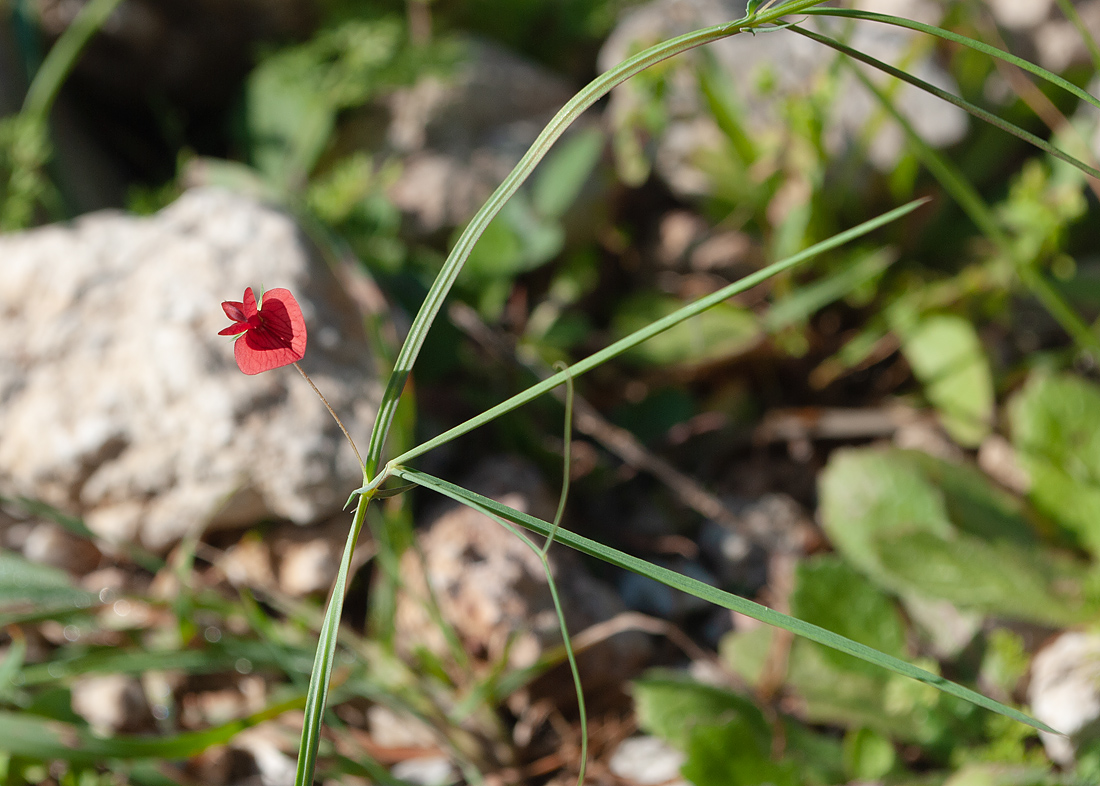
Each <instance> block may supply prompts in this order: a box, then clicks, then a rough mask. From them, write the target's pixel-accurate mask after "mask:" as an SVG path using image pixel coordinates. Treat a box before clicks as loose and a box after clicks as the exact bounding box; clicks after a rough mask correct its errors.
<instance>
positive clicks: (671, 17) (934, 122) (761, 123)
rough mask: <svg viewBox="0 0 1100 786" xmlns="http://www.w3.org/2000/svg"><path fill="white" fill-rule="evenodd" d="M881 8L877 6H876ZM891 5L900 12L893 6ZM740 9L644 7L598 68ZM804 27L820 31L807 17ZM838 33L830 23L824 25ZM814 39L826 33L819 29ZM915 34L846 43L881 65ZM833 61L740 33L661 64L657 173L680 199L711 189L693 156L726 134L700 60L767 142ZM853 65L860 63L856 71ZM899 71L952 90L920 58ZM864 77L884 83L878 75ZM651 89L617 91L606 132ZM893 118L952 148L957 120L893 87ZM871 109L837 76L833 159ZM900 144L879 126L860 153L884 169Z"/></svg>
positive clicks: (922, 8)
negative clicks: (713, 66)
mask: <svg viewBox="0 0 1100 786" xmlns="http://www.w3.org/2000/svg"><path fill="white" fill-rule="evenodd" d="M880 6H881V8H880ZM899 6H903V7H901V8H899ZM744 7H745V3H744V2H735V1H734V0H651V2H649V3H646V4H644V5H642V6H640V7H636V8H633V9H631V10H630V11H629V12H628V13H627V14H626V15H625V16H624V17H623V18H622V20H621V21H620V22H619V24H618V26H617V27H616V28H615V30H614V31H613V32H612V34H611V35H610V36H609V37H608V39H607V42H606V43H605V44H604V46H603V49H601V50H600V55H599V67H600V70H607V69H609V68H611V67H613V66H615V65H616V64H618V63H620V62H622V61H623V60H625V59H626V58H627V57H628V56H630V55H631V54H633V53H635V52H637V51H638V50H639V49H641V48H642V47H646V46H650V45H653V44H656V43H658V42H659V41H663V40H667V39H669V38H672V37H673V36H676V35H680V34H682V33H686V32H688V31H691V30H696V29H699V28H702V27H706V26H708V25H715V24H720V23H722V22H728V21H731V20H734V19H737V18H739V17H740V16H742V14H743V11H744ZM861 8H866V9H868V10H882V11H885V12H886V13H892V14H900V15H902V16H906V15H909V16H911V17H913V18H918V19H921V21H925V22H931V23H935V22H936V21H938V20H939V18H940V16H941V15H942V11H941V10H940V8H938V6H937V4H935V3H931V2H928V0H909V1H908V2H905V3H901V2H899V0H889V2H887V1H886V0H883V2H879V3H861ZM803 24H804V25H805V26H807V27H817V28H819V29H822V28H824V27H826V24H825V22H820V23H819V22H818V20H815V19H811V20H808V21H806V22H804V23H803ZM829 27H830V28H831V29H832V30H833V32H834V34H838V33H839V32H840V31H839V26H838V25H836V24H833V25H831V26H829ZM823 32H825V30H824V29H823ZM917 35H918V34H916V33H913V32H910V31H906V30H901V29H898V28H892V27H887V26H885V25H875V24H870V23H868V24H857V25H856V26H855V27H854V29H853V32H852V34H851V35H850V36H849V37H848V38H847V43H848V44H849V45H850V46H852V47H853V48H855V49H858V50H860V51H862V52H865V53H867V54H869V55H871V56H872V57H876V58H878V59H880V60H885V61H887V62H890V61H891V60H896V59H897V58H898V56H899V54H902V53H910V52H912V44H913V42H914V40H915V38H916V36H917ZM837 56H838V55H837V54H836V53H835V52H834V51H833V50H832V49H829V48H827V47H825V46H823V45H820V44H817V43H816V42H813V41H810V40H809V39H806V38H803V37H802V36H799V35H796V34H788V33H776V34H768V35H756V36H752V35H748V34H741V35H736V36H734V37H732V38H729V39H726V40H723V41H719V42H716V43H712V44H709V45H708V46H707V47H706V50H705V53H700V52H694V53H687V54H685V55H680V56H679V57H678V58H676V59H675V60H673V61H670V65H669V68H668V70H667V72H666V74H665V84H666V93H665V97H664V99H663V100H664V104H665V106H666V107H667V110H668V116H669V121H668V126H667V127H666V129H665V131H664V133H663V135H662V137H661V139H659V140H657V142H656V149H655V151H654V161H655V166H656V169H657V171H658V173H659V174H660V175H661V177H662V178H663V179H664V180H665V181H666V182H667V183H668V184H669V185H670V187H671V188H672V189H673V191H674V192H676V193H677V194H678V195H680V196H696V195H700V194H707V193H709V192H710V174H709V173H708V172H707V171H705V170H704V169H701V168H700V165H699V162H700V160H701V158H702V155H701V154H702V153H704V152H705V151H708V150H715V149H719V148H720V147H721V146H722V145H724V144H725V137H724V135H723V133H722V131H721V130H720V129H719V128H718V126H717V125H716V123H715V122H714V120H713V119H712V117H711V115H710V112H709V110H708V109H707V101H706V99H705V97H704V96H703V95H702V94H701V92H700V90H699V88H698V80H697V76H696V73H695V71H694V68H695V65H693V64H696V63H699V62H701V60H700V58H703V57H713V58H715V60H716V61H717V63H718V65H719V67H720V68H721V69H722V70H723V71H724V72H725V76H727V77H728V78H727V79H725V80H724V85H728V86H729V88H730V89H731V91H733V92H734V93H735V94H736V97H737V100H738V102H739V103H740V105H741V107H742V109H743V110H744V111H743V112H742V114H741V116H740V118H739V120H740V121H741V122H742V123H743V124H744V126H745V128H746V130H747V131H748V133H749V134H750V135H751V136H753V137H756V138H760V139H767V138H769V137H774V135H775V132H776V131H777V130H779V129H782V128H784V127H785V125H786V120H785V118H784V117H783V116H782V114H781V111H780V107H781V103H782V101H783V99H784V98H785V97H788V96H797V95H800V94H806V93H808V92H809V91H811V90H813V89H814V87H815V86H816V85H817V84H819V83H820V81H821V79H822V78H824V77H825V75H826V72H827V71H828V70H829V69H830V68H831V67H832V64H833V63H834V61H835V59H836V57H837ZM861 67H862V66H861ZM906 70H907V71H909V72H910V73H912V74H914V75H915V76H918V77H920V78H921V79H924V80H925V81H927V82H931V83H932V84H934V85H936V86H938V87H942V88H945V89H947V90H954V88H955V85H954V83H953V80H952V79H951V78H950V77H949V76H948V75H947V73H946V72H945V71H944V70H943V69H941V68H940V67H939V66H938V65H937V64H936V62H935V60H934V59H933V58H932V57H931V56H929V55H920V56H917V57H913V58H910V59H908V60H907V61H906ZM871 76H872V78H873V79H883V78H884V77H882V76H881V75H879V74H878V72H877V71H875V72H873V73H871ZM649 90H651V88H646V87H642V86H639V85H638V84H637V83H636V82H627V83H626V84H624V85H622V86H620V87H619V88H618V89H616V90H615V91H614V92H613V93H612V95H611V99H610V103H609V105H608V113H609V117H610V120H611V124H612V126H615V127H619V126H622V125H623V124H630V123H631V122H632V118H635V117H639V116H641V115H642V114H644V106H645V104H646V102H647V101H649V100H651V99H650V98H649V97H648V92H647V91H649ZM893 95H894V97H895V100H896V102H897V106H898V108H899V110H900V111H901V113H902V114H903V115H904V116H905V117H906V118H907V119H908V120H909V121H910V122H911V123H912V124H913V126H914V127H915V128H916V130H917V133H919V134H920V135H921V137H922V138H923V139H924V141H925V142H927V143H929V144H930V145H932V146H934V147H943V146H946V145H950V144H952V143H954V142H957V141H958V140H959V139H961V138H962V136H963V135H964V134H965V133H966V128H967V117H966V113H965V112H964V111H963V110H961V109H958V108H957V107H954V106H951V105H950V104H947V103H945V102H943V101H940V100H939V99H937V98H934V97H932V96H930V95H928V94H927V93H925V92H923V91H921V90H918V89H916V88H914V87H911V86H909V85H901V86H900V87H899V88H898V89H897V91H896V92H895V93H894V94H893ZM878 111H879V104H878V102H877V99H875V98H874V97H873V96H872V95H871V94H870V93H869V92H868V91H867V90H866V89H864V88H863V86H862V85H861V84H859V82H858V80H857V79H856V77H855V76H853V75H851V74H844V75H843V77H842V79H841V82H840V84H839V85H838V87H837V90H836V100H835V102H834V103H833V109H832V113H831V117H830V118H829V119H828V128H827V130H826V140H827V142H828V144H829V147H830V149H831V150H832V151H833V152H836V151H839V150H842V149H843V148H845V147H847V146H849V145H851V144H855V143H856V142H857V141H858V140H859V138H860V136H861V135H862V134H863V131H864V128H865V126H866V124H867V122H868V120H870V119H871V118H872V117H873V116H875V115H876V114H877V112H878ZM903 144H904V134H903V131H902V129H901V128H900V127H899V126H897V125H896V124H894V123H892V122H889V121H888V122H886V123H884V124H883V126H882V128H881V129H880V130H879V131H878V132H877V134H876V135H875V137H874V139H873V141H872V142H871V146H870V150H869V151H868V152H869V155H870V158H871V161H872V162H873V163H874V165H875V166H877V167H878V168H880V169H882V170H889V169H890V168H891V167H892V165H893V164H894V162H895V161H896V160H897V158H898V156H899V155H900V152H901V149H902V146H903Z"/></svg>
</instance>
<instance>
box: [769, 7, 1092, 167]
mask: <svg viewBox="0 0 1100 786" xmlns="http://www.w3.org/2000/svg"><path fill="white" fill-rule="evenodd" d="M790 29H791V30H792V31H793V32H795V33H798V34H799V35H801V36H805V37H806V38H809V39H810V40H812V41H817V42H818V43H819V44H824V45H825V46H827V47H830V48H832V49H835V50H836V51H838V52H840V53H841V54H844V55H847V56H848V57H850V58H852V59H853V60H858V61H860V62H861V63H866V64H867V65H869V66H871V67H872V68H877V69H878V70H879V71H882V72H883V73H885V74H889V75H890V76H892V77H894V78H895V79H900V80H901V81H903V82H907V83H908V84H910V85H912V86H913V87H916V88H918V89H920V90H923V91H925V92H926V93H929V94H931V95H934V96H936V98H939V99H941V100H943V101H946V102H947V103H949V104H953V105H955V106H957V107H959V109H962V110H965V111H966V112H968V113H970V114H971V115H973V116H974V117H976V118H978V119H979V120H982V121H984V122H986V123H989V124H990V125H992V126H996V127H997V128H999V129H1001V130H1002V131H1004V132H1006V133H1009V134H1012V136H1014V137H1016V138H1018V139H1022V140H1023V141H1025V142H1027V143H1028V144H1030V145H1033V146H1034V147H1037V148H1039V149H1040V150H1042V151H1043V152H1044V153H1047V154H1048V155H1051V156H1054V157H1055V158H1057V159H1059V160H1061V161H1065V162H1066V163H1067V164H1070V165H1071V166H1074V167H1077V168H1078V169H1080V170H1081V171H1082V172H1084V173H1085V174H1087V175H1090V176H1091V177H1095V178H1100V170H1098V169H1094V168H1093V167H1091V166H1089V165H1088V164H1086V163H1085V162H1083V161H1080V160H1078V159H1076V158H1074V157H1073V156H1071V155H1070V154H1069V153H1064V152H1062V151H1061V150H1059V149H1058V148H1056V147H1055V146H1054V145H1052V144H1050V143H1049V142H1047V141H1046V140H1045V139H1041V138H1040V137H1037V136H1035V134H1032V133H1030V132H1028V131H1025V130H1024V129H1022V128H1020V127H1019V126H1018V125H1016V124H1015V123H1010V122H1009V121H1007V120H1005V119H1004V118H1002V117H999V116H997V115H995V114H993V113H992V112H989V111H987V110H985V109H982V108H981V107H979V106H977V105H975V104H972V103H970V102H969V101H967V100H965V99H962V98H959V97H958V96H957V95H954V94H952V93H949V92H947V91H946V90H943V89H941V88H938V87H936V86H935V85H933V84H930V83H928V82H925V81H924V80H923V79H919V78H917V77H915V76H913V75H912V74H908V73H906V72H905V71H902V70H901V69H900V68H895V67H894V66H892V65H890V64H889V63H884V62H882V61H881V60H878V59H876V58H874V57H871V56H870V55H868V54H864V53H863V52H860V51H859V50H858V49H853V48H852V47H850V46H847V45H845V44H842V43H841V42H840V41H837V40H836V39H833V38H829V37H828V36H824V35H821V34H820V33H815V32H813V31H812V30H807V29H806V28H804V27H799V26H798V25H791V26H790Z"/></svg>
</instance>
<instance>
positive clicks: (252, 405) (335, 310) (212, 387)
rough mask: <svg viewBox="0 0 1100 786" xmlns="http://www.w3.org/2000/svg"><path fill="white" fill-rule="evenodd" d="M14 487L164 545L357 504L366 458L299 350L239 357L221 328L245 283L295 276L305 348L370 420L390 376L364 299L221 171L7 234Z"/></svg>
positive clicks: (103, 531)
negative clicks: (244, 369)
mask: <svg viewBox="0 0 1100 786" xmlns="http://www.w3.org/2000/svg"><path fill="white" fill-rule="evenodd" d="M0 257H2V258H3V259H4V264H3V265H0V433H2V434H3V435H4V439H3V440H2V441H0V494H4V495H5V496H11V497H20V496H22V497H28V498H31V499H38V500H42V501H43V502H46V503H48V504H51V505H53V506H54V507H57V508H59V509H62V510H65V511H66V512H69V513H73V514H76V515H80V516H82V517H83V518H84V520H85V521H86V522H87V524H88V526H89V527H90V528H91V529H92V530H93V531H95V532H96V533H97V534H98V535H100V536H101V537H103V538H104V539H105V540H108V541H114V542H118V541H125V540H131V541H140V542H141V543H143V544H144V545H145V546H147V547H149V548H152V549H156V550H158V551H163V550H166V549H167V548H168V547H169V546H170V545H171V544H172V543H174V542H176V541H177V540H178V539H179V538H181V537H182V536H183V535H184V534H186V533H189V532H194V531H195V530H196V529H200V528H217V527H229V526H234V527H235V526H241V525H249V524H253V523H255V522H257V521H260V520H262V519H265V518H284V519H290V520H292V521H294V522H295V523H299V524H306V523H312V522H315V521H318V520H320V519H322V518H324V517H325V516H327V515H331V514H333V513H335V512H337V511H339V510H340V508H341V506H342V505H343V503H344V500H345V499H346V498H347V491H348V489H351V488H355V487H356V486H357V485H358V484H359V481H360V480H361V477H362V473H361V471H360V468H359V464H358V461H357V460H356V459H355V456H354V455H353V454H352V451H351V450H350V449H349V447H348V446H347V444H346V443H345V442H344V437H343V435H342V434H341V433H340V430H339V429H338V428H337V426H336V424H335V423H334V422H333V421H332V418H331V417H330V416H329V414H328V412H327V411H326V410H325V408H324V406H323V405H322V404H321V402H319V401H318V400H317V398H316V396H315V394H314V393H313V391H312V390H310V388H309V386H308V385H306V384H305V383H304V382H303V381H302V380H301V379H299V378H298V375H297V374H296V373H295V372H294V370H293V369H285V368H284V369H277V370H275V371H272V372H268V373H266V374H262V375H259V376H254V377H249V376H245V375H244V374H242V373H240V371H239V369H238V368H237V366H236V363H235V362H234V361H233V349H232V341H231V340H230V339H228V338H226V337H223V336H218V335H217V333H218V331H219V330H220V329H221V328H223V327H225V325H226V324H227V320H226V318H225V315H224V314H222V311H221V307H220V303H221V302H222V301H223V300H233V299H239V298H240V297H241V293H243V292H244V289H245V287H247V286H252V287H257V288H258V287H260V286H261V285H265V284H266V285H267V286H272V287H273V286H285V287H288V288H290V289H292V290H293V291H294V292H295V295H296V296H297V298H298V300H299V302H300V303H301V305H302V309H303V312H304V314H305V317H306V323H307V325H308V327H309V347H308V350H307V352H306V357H305V359H304V360H303V361H302V365H303V367H305V368H306V370H307V371H309V372H310V373H311V375H312V376H313V379H314V381H315V382H316V383H317V385H318V387H319V388H320V389H321V390H322V391H324V393H325V395H326V396H327V398H328V400H329V401H330V402H331V404H332V405H333V407H334V408H335V409H336V411H338V412H339V413H340V414H341V417H342V418H343V420H344V422H345V423H346V424H347V426H348V428H349V429H350V430H351V431H352V432H353V433H360V434H366V433H369V431H370V426H371V423H373V420H374V414H375V408H376V404H375V402H377V400H378V397H379V395H380V384H379V383H378V381H377V380H376V379H375V378H374V376H373V364H372V360H371V353H370V349H369V346H368V344H367V341H366V338H365V336H364V334H363V330H362V322H361V319H360V318H359V314H358V312H357V310H356V308H355V306H354V305H353V304H352V303H351V301H350V300H349V299H348V298H347V296H346V295H345V294H344V293H343V291H342V290H341V288H340V286H339V284H338V283H337V282H336V280H335V278H334V277H333V276H332V274H331V273H330V271H329V270H328V268H327V267H326V265H325V263H324V262H323V261H322V260H320V259H319V258H318V257H317V256H316V254H315V252H314V251H313V250H312V247H311V246H309V245H308V244H307V243H306V242H305V240H304V239H303V238H302V236H301V235H300V233H299V232H298V229H297V227H296V226H295V225H294V222H293V221H291V220H290V218H288V217H287V216H286V215H284V214H282V213H279V212H277V211H275V210H272V209H271V208H268V207H265V206H263V205H260V204H257V203H256V202H254V201H252V200H249V199H246V198H244V197H241V196H236V195H233V194H230V193H227V192H224V191H219V190H215V189H199V190H195V191H190V192H188V193H186V194H185V195H184V196H182V197H181V198H180V199H179V200H178V201H177V202H175V203H174V204H173V205H171V206H169V207H168V208H166V209H165V210H163V211H161V212H160V213H158V214H157V215H155V216H153V217H150V218H135V217H131V216H124V215H120V214H117V213H96V214H92V215H88V216H85V217H83V218H81V219H79V220H78V221H76V222H74V223H73V224H71V225H65V226H48V227H43V228H41V229H36V230H32V231H29V232H23V233H18V234H12V235H5V236H3V237H0Z"/></svg>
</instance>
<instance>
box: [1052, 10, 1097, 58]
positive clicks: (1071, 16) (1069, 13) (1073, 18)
mask: <svg viewBox="0 0 1100 786" xmlns="http://www.w3.org/2000/svg"><path fill="white" fill-rule="evenodd" d="M1054 2H1056V3H1057V4H1058V8H1060V9H1061V11H1062V13H1063V14H1065V16H1066V19H1068V20H1069V21H1070V24H1072V25H1073V27H1074V28H1075V29H1076V30H1077V33H1078V35H1080V36H1081V40H1082V41H1084V42H1085V46H1086V47H1087V48H1088V50H1089V57H1091V58H1092V67H1093V68H1094V69H1096V72H1097V73H1098V74H1100V45H1098V44H1097V43H1096V39H1095V38H1094V37H1093V35H1092V33H1091V32H1090V31H1089V29H1088V27H1087V26H1086V25H1085V21H1084V20H1083V19H1082V18H1081V15H1080V14H1079V13H1077V9H1076V8H1074V7H1073V2H1072V0H1054Z"/></svg>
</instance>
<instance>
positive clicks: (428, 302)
mask: <svg viewBox="0 0 1100 786" xmlns="http://www.w3.org/2000/svg"><path fill="white" fill-rule="evenodd" d="M823 2H825V0H789V1H788V2H786V3H782V4H780V5H779V6H778V7H775V8H767V6H765V8H764V9H761V10H759V11H756V12H755V13H754V14H752V15H751V16H748V15H746V16H745V17H742V18H741V19H738V20H736V21H733V22H726V23H724V24H720V25H714V26H712V27H707V28H703V29H702V30H696V31H694V32H691V33H686V34H684V35H682V36H678V37H677V38H673V39H670V40H668V41H664V42H662V43H660V44H657V45H656V46H652V47H650V48H649V49H646V50H644V51H642V52H639V53H638V54H637V55H635V56H634V57H631V58H629V59H627V60H624V61H623V62H622V63H620V64H619V65H617V66H615V67H614V68H612V69H610V70H608V71H606V72H605V73H603V74H601V75H600V76H598V77H596V79H594V80H592V82H590V83H589V84H588V85H587V86H586V87H585V88H584V89H582V90H581V91H580V92H579V93H577V95H575V96H574V97H573V98H572V99H570V100H569V102H568V103H566V104H565V106H563V107H562V108H561V110H560V111H559V112H558V113H557V114H556V115H555V116H554V118H553V119H552V120H551V121H550V123H549V124H548V125H547V126H546V128H545V129H543V131H542V133H541V134H539V136H538V138H537V139H536V140H535V142H534V144H533V145H532V146H531V148H530V149H529V150H528V151H527V153H526V154H525V155H524V156H523V158H522V159H520V162H519V163H518V164H516V166H515V168H514V169H513V170H512V171H511V173H510V174H509V175H508V177H506V178H505V179H504V181H503V182H502V183H501V184H500V186H498V187H497V190H496V191H494V192H493V194H492V195H491V196H490V197H489V199H488V200H487V201H486V202H485V204H484V205H483V206H482V208H481V209H480V210H479V211H478V212H477V214H476V215H475V216H474V217H473V219H471V221H470V223H469V224H467V225H466V228H465V229H464V230H463V232H462V234H461V235H460V236H459V238H458V241H457V242H456V243H455V245H454V248H452V249H451V253H450V255H449V256H448V257H447V261H446V262H445V263H444V264H443V268H442V270H440V272H439V275H438V276H437V277H436V279H435V281H434V282H433V283H432V286H431V288H430V289H429V290H428V294H427V295H426V296H425V298H424V302H423V303H422V304H421V306H420V311H419V312H418V313H417V315H416V317H415V319H413V323H412V325H411V326H410V328H409V334H408V336H407V337H406V339H405V343H404V344H403V345H402V346H401V351H400V352H399V353H398V355H397V359H396V360H395V361H394V368H393V373H392V374H391V375H390V378H389V381H388V382H387V384H386V389H385V391H384V392H383V394H382V401H381V403H380V404H379V407H378V416H377V418H376V419H375V422H374V429H373V431H372V432H371V438H370V443H369V445H368V447H367V458H366V476H367V477H368V478H370V479H372V480H374V479H375V478H374V473H375V472H376V471H377V469H378V467H379V465H380V464H381V463H382V455H383V451H384V449H385V442H386V436H387V435H388V434H389V429H390V424H391V423H392V421H393V417H394V414H395V412H396V410H397V402H398V400H399V399H400V397H401V393H402V391H403V390H404V388H405V383H406V382H407V381H408V378H409V375H410V374H411V373H412V369H413V364H414V363H415V362H416V358H417V356H418V355H419V354H420V349H421V348H422V347H423V345H424V340H425V338H426V337H427V335H428V330H429V329H431V326H432V323H433V322H434V321H435V317H436V315H437V314H438V313H439V309H440V308H442V306H443V302H444V301H445V300H446V298H447V294H448V293H449V292H450V290H451V287H452V286H453V285H454V282H455V280H456V279H457V278H458V274H459V273H460V272H461V271H462V267H463V265H464V264H465V263H466V260H467V258H469V256H470V252H471V251H472V250H473V247H474V244H475V243H477V241H478V238H480V237H481V235H482V233H483V232H484V231H485V228H486V227H487V226H488V225H489V222H490V221H492V219H493V217H494V216H496V214H497V213H499V212H500V210H501V208H503V207H504V205H505V203H506V202H507V201H508V200H509V199H510V198H511V197H512V195H513V194H515V193H516V191H517V190H518V189H519V187H520V186H521V185H522V184H523V182H524V181H525V180H526V179H527V178H528V176H530V174H531V172H532V171H533V170H534V168H535V166H536V165H537V164H538V163H539V161H541V160H542V159H543V157H544V156H545V155H546V153H547V152H548V151H549V150H550V147H551V146H552V145H553V144H554V142H555V141H556V140H557V139H558V138H559V137H560V136H561V135H562V134H563V133H564V132H565V130H566V129H567V128H568V127H569V126H570V125H571V124H572V123H573V121H574V120H576V119H577V118H578V117H580V115H581V114H582V113H583V112H584V111H585V110H587V109H588V108H589V107H591V106H592V105H593V104H595V103H596V102H597V101H598V100H599V99H601V98H602V97H603V96H605V95H607V93H608V92H610V90H611V88H613V87H615V86H616V85H619V84H622V83H623V82H625V81H626V80H627V79H629V78H630V77H632V76H635V75H637V74H639V73H641V72H642V71H644V70H646V69H647V68H649V67H650V66H653V65H656V64H657V63H659V62H661V61H662V60H667V59H668V58H670V57H673V56H675V55H678V54H681V53H683V52H686V51H688V50H690V49H694V48H695V47H699V46H702V45H704V44H709V43H711V42H713V41H718V40H721V39H723V38H728V37H730V36H733V35H737V34H738V33H741V32H745V31H746V30H751V29H752V28H753V27H758V26H762V25H769V24H772V23H773V22H775V21H776V20H777V19H780V18H781V17H783V16H786V15H787V14H793V13H801V12H803V11H805V10H806V9H809V8H812V7H814V6H817V5H821V4H822V3H823ZM769 5H770V4H769ZM559 384H560V383H559Z"/></svg>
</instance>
